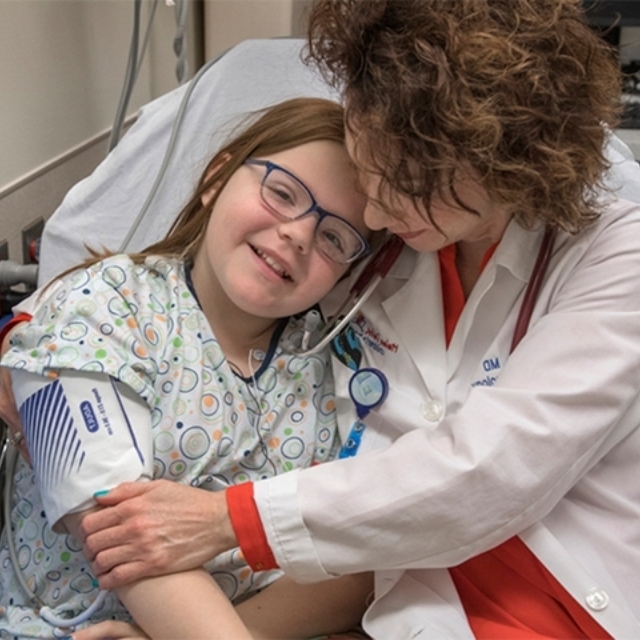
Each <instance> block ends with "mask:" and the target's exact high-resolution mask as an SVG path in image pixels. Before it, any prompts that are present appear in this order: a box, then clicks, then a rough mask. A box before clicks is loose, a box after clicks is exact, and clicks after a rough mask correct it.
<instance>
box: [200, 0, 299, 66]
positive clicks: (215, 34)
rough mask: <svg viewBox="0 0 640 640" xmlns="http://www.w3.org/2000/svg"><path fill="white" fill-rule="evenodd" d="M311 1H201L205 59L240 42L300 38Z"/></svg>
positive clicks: (209, 58) (217, 54) (213, 56)
mask: <svg viewBox="0 0 640 640" xmlns="http://www.w3.org/2000/svg"><path fill="white" fill-rule="evenodd" d="M311 2H312V0H204V24H205V29H204V33H205V56H206V59H207V60H211V59H212V58H215V57H217V56H219V55H220V54H221V53H224V51H226V50H227V49H229V48H230V47H232V46H233V45H235V44H237V43H238V42H240V41H241V40H246V39H249V38H274V37H280V36H290V35H294V36H298V37H300V36H302V35H303V34H304V18H305V12H306V11H307V10H308V8H309V6H310V5H311Z"/></svg>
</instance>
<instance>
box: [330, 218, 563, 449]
mask: <svg viewBox="0 0 640 640" xmlns="http://www.w3.org/2000/svg"><path fill="white" fill-rule="evenodd" d="M556 233H557V230H556V229H555V228H552V227H547V228H546V229H545V233H544V236H543V238H542V243H541V244H540V249H539V250H538V256H537V257H536V261H535V264H534V266H533V270H532V271H531V279H530V280H529V283H528V284H527V289H526V291H525V294H524V298H523V299H522V304H521V305H520V311H519V313H518V319H517V320H516V325H515V328H514V331H513V338H512V339H511V347H510V349H509V353H511V352H512V351H513V350H514V349H515V348H516V347H517V346H518V343H519V342H520V340H522V338H523V337H524V335H525V334H526V332H527V329H528V328H529V323H530V322H531V315H532V314H533V308H534V307H535V304H536V300H537V299H538V293H539V292H540V287H541V285H542V281H543V280H544V276H545V273H546V272H547V267H548V266H549V261H550V260H551V254H552V252H553V245H554V242H555V237H556ZM360 306H362V305H360ZM352 315H353V314H352ZM349 366H350V367H351V368H352V369H354V370H355V373H354V374H353V375H352V376H351V379H350V381H349V396H350V398H351V401H352V402H353V404H354V406H355V409H356V420H355V422H354V423H353V425H352V426H351V429H350V430H349V435H348V436H347V439H346V440H345V441H344V444H343V445H342V448H341V449H340V452H339V453H338V458H350V457H352V456H355V455H356V453H357V452H358V449H359V448H360V444H361V443H362V436H363V434H364V431H365V429H366V423H365V422H364V419H365V418H366V417H367V416H368V415H369V413H370V412H371V411H372V410H373V409H376V408H377V407H379V406H380V405H381V404H382V403H383V402H384V401H385V400H386V398H387V395H388V393H389V382H388V380H387V377H386V376H385V375H384V373H382V371H380V370H379V369H375V368H372V367H367V368H363V369H358V365H357V364H356V363H355V361H354V359H353V358H351V359H350V360H349Z"/></svg>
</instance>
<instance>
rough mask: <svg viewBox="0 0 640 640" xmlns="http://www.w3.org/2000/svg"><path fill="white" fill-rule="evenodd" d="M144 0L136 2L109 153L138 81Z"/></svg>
mask: <svg viewBox="0 0 640 640" xmlns="http://www.w3.org/2000/svg"><path fill="white" fill-rule="evenodd" d="M141 6H142V0H135V3H134V8H133V32H132V34H131V44H130V46H129V58H128V59H127V70H126V73H125V80H124V85H123V86H122V92H121V94H120V101H119V102H118V108H117V110H116V116H115V118H114V122H113V129H111V137H110V138H109V151H113V149H114V148H115V146H116V145H117V144H118V141H119V140H120V133H121V131H122V124H123V122H124V119H125V115H126V112H127V106H128V105H129V99H130V98H131V93H132V92H133V85H134V84H135V80H136V69H137V66H138V62H137V61H138V41H139V36H140V8H141Z"/></svg>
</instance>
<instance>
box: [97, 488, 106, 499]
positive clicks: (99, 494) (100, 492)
mask: <svg viewBox="0 0 640 640" xmlns="http://www.w3.org/2000/svg"><path fill="white" fill-rule="evenodd" d="M107 493H109V489H103V490H102V491H96V492H95V493H94V494H93V497H94V498H102V496H106V495H107Z"/></svg>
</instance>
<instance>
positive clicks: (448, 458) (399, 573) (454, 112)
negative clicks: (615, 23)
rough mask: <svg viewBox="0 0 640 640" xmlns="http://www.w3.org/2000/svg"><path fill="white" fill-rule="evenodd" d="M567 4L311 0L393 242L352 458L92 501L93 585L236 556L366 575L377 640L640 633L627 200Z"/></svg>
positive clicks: (605, 89) (639, 372)
mask: <svg viewBox="0 0 640 640" xmlns="http://www.w3.org/2000/svg"><path fill="white" fill-rule="evenodd" d="M579 5H580V3H579V2H578V0H537V1H535V2H533V1H532V0H457V1H456V2H451V1H450V0H379V1H377V2H370V1H369V0H319V1H318V2H316V4H315V6H314V11H313V14H312V16H311V22H310V43H311V57H312V59H314V60H315V61H316V62H318V63H320V65H321V67H322V68H323V69H324V70H325V71H326V72H327V74H328V76H329V77H330V78H332V79H333V80H334V81H335V82H336V83H338V84H339V85H340V86H343V87H344V94H345V99H346V105H347V130H348V136H349V140H350V152H351V155H352V157H353V159H354V160H355V162H356V164H357V165H358V166H359V167H360V169H361V176H362V180H363V184H364V188H365V190H366V192H367V194H368V196H369V199H370V205H369V207H368V209H367V212H366V221H367V224H368V225H369V226H371V227H372V228H374V229H379V228H383V227H386V228H388V229H390V230H391V231H393V232H395V233H397V234H399V235H400V236H401V237H402V238H403V239H404V241H405V243H406V244H407V247H408V248H407V249H406V250H405V252H404V253H403V255H402V256H401V258H400V260H399V262H398V263H397V264H396V266H395V267H394V269H393V270H392V273H391V275H390V276H389V277H388V278H387V280H386V281H385V282H384V283H383V284H382V286H380V288H379V289H378V291H377V292H376V294H374V296H373V297H372V298H371V299H370V301H369V302H368V303H367V304H366V305H365V308H364V310H363V312H362V314H361V315H360V316H359V317H358V319H357V320H356V322H355V323H354V327H353V328H354V331H355V332H356V334H357V335H358V336H359V344H360V349H359V351H357V352H356V355H355V357H356V360H358V359H359V360H360V362H359V366H360V367H361V368H362V367H374V368H377V369H380V370H382V371H383V372H384V373H385V374H386V376H387V378H388V380H389V383H390V391H389V394H388V398H387V400H386V401H385V402H384V403H383V404H382V405H381V406H380V407H378V408H377V409H374V410H373V411H372V412H371V413H370V414H369V415H368V416H367V417H366V419H365V422H366V429H365V432H364V436H363V441H362V445H361V447H360V450H359V451H358V454H357V455H356V456H355V457H350V458H347V459H345V460H340V461H338V462H335V463H332V464H329V465H323V466H319V467H315V468H312V469H309V470H304V471H301V472H292V473H288V474H285V475H283V476H280V477H276V478H273V479H270V480H267V481H264V482H257V483H255V484H254V485H251V484H246V485H240V486H238V487H234V488H232V489H229V490H227V492H226V495H224V494H208V493H204V492H202V493H203V495H200V494H199V493H198V492H197V490H194V489H189V488H185V487H179V486H177V485H173V486H170V485H169V484H168V483H162V482H155V483H149V484H146V485H139V486H138V485H124V486H121V487H119V488H117V489H115V490H114V491H112V492H111V493H110V494H108V495H107V496H106V497H105V498H101V502H102V504H103V505H104V506H106V507H107V508H105V509H104V510H102V511H100V512H98V513H96V514H95V515H93V516H90V517H89V518H87V519H85V530H84V533H85V536H86V537H85V541H84V542H85V549H86V552H87V554H88V555H89V556H90V557H91V558H92V559H93V568H94V570H95V571H96V573H97V574H99V575H100V581H101V585H102V586H103V587H105V588H110V587H113V586H114V585H116V584H119V583H122V582H127V581H129V580H133V579H135V578H138V577H140V576H141V575H146V574H154V573H163V572H167V571H172V570H177V569H184V568H185V567H186V566H199V565H201V564H202V563H203V562H204V561H206V560H208V559H209V558H210V557H213V556H214V555H216V554H217V553H220V552H221V551H223V550H225V549H227V548H229V547H231V546H234V545H235V544H237V542H238V541H239V543H240V545H241V547H242V549H243V552H244V554H245V556H246V558H247V559H248V561H249V562H250V564H251V565H252V566H253V567H254V568H257V569H262V568H269V567H273V566H276V565H279V566H280V567H281V568H282V569H284V571H285V572H286V573H287V574H289V575H290V576H292V577H293V578H294V579H296V580H299V581H315V580H322V579H325V578H328V577H330V576H332V575H338V574H344V573H355V572H360V571H365V570H370V569H373V570H375V571H376V591H375V598H374V601H373V603H372V605H371V607H370V608H369V610H368V612H367V613H366V615H365V618H364V621H363V624H364V629H365V630H366V631H367V633H369V634H370V635H371V636H372V637H374V638H379V639H381V640H389V639H391V638H393V639H396V638H398V639H401V638H402V639H404V638H417V637H419V638H422V637H424V638H471V637H476V638H491V639H496V638H509V639H513V638H542V637H545V638H550V637H554V638H560V637H565V638H567V637H571V638H610V637H615V638H637V637H640V590H639V589H638V588H637V586H638V576H640V533H639V532H640V528H639V527H640V525H639V524H638V523H640V485H639V484H638V482H637V474H638V466H639V465H640V430H639V429H638V424H639V423H640V285H639V284H638V278H639V274H640V208H639V207H638V206H637V205H635V204H632V203H630V202H627V201H624V200H622V199H619V198H618V195H619V194H613V193H610V194H609V195H603V193H605V191H603V190H602V189H601V187H602V186H603V184H604V182H605V179H606V176H607V170H608V169H609V162H608V160H607V158H606V157H604V156H603V154H602V152H601V150H602V149H603V148H605V145H606V143H607V129H606V125H610V126H614V125H615V121H616V110H617V105H618V97H619V96H618V90H619V86H618V84H619V83H618V77H617V67H616V64H615V62H614V60H613V57H612V56H611V54H610V53H609V51H607V50H606V49H605V47H604V45H603V44H602V43H601V42H600V41H599V40H598V38H597V37H596V36H595V35H594V34H593V33H592V32H591V31H590V30H589V28H588V27H587V26H586V24H585V22H584V19H583V17H582V15H581V11H580V6H579ZM628 193H629V195H630V196H632V197H635V198H636V199H637V197H638V193H637V186H636V191H635V193H633V189H632V190H631V191H629V192H628ZM545 227H548V228H551V229H555V230H556V231H555V234H556V235H555V238H553V237H552V238H551V241H552V243H550V246H551V250H550V253H549V262H548V265H547V267H546V271H545V272H544V273H543V269H540V268H538V269H536V268H534V265H535V263H536V261H537V257H538V255H541V252H540V246H541V245H542V243H543V237H544V236H545ZM532 274H536V275H538V276H539V277H540V278H541V288H540V290H539V293H538V295H537V299H536V300H535V305H534V306H533V309H532V310H531V312H530V313H527V312H525V313H524V319H525V320H527V319H529V324H528V328H527V330H526V332H524V335H522V334H523V332H522V331H518V334H519V335H518V338H519V341H516V342H517V344H516V345H515V347H514V345H513V344H512V342H513V337H514V332H515V331H516V323H517V318H518V315H519V312H520V309H521V307H522V302H523V298H524V297H525V292H526V290H527V285H528V282H529V281H530V279H531V278H532ZM529 315H530V318H528V316H529ZM525 324H526V323H525ZM358 354H359V355H358ZM335 364H336V371H337V374H336V375H337V389H338V391H340V390H341V389H342V390H346V389H347V385H348V382H349V380H350V377H351V375H352V373H353V369H352V368H351V366H349V364H350V363H348V362H347V361H346V360H345V361H344V363H343V362H341V361H340V360H338V359H337V360H336V363H335ZM339 408H340V411H341V414H342V425H341V428H342V431H343V435H344V436H346V434H348V432H349V430H350V428H351V425H352V424H353V422H354V420H355V415H354V411H353V408H352V405H351V403H350V401H349V399H348V398H347V397H344V398H343V399H342V400H341V401H340V407H339Z"/></svg>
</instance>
